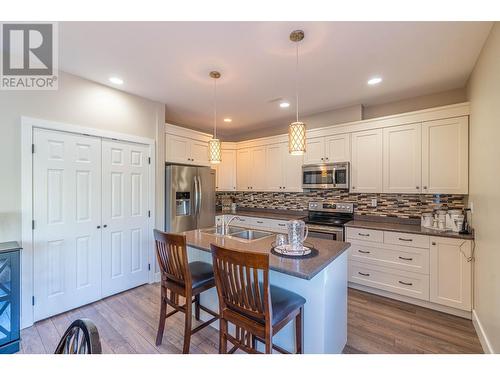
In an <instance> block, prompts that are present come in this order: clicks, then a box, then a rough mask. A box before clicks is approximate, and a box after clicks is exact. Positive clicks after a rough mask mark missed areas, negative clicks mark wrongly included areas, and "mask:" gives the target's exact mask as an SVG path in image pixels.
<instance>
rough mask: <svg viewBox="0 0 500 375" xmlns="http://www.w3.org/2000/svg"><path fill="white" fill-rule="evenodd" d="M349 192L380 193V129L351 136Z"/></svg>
mask: <svg viewBox="0 0 500 375" xmlns="http://www.w3.org/2000/svg"><path fill="white" fill-rule="evenodd" d="M351 176H352V177H351V191H352V192H356V193H380V192H382V129H376V130H369V131H364V132H358V133H353V134H352V163H351Z"/></svg>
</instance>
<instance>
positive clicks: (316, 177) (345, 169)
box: [302, 162, 349, 189]
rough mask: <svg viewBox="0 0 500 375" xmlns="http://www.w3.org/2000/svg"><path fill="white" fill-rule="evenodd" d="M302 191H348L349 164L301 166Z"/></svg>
mask: <svg viewBox="0 0 500 375" xmlns="http://www.w3.org/2000/svg"><path fill="white" fill-rule="evenodd" d="M302 188H303V189H349V163H348V162H344V163H329V164H312V165H304V166H302Z"/></svg>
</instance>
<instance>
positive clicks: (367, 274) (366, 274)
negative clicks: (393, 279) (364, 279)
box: [358, 272, 370, 276]
mask: <svg viewBox="0 0 500 375" xmlns="http://www.w3.org/2000/svg"><path fill="white" fill-rule="evenodd" d="M358 273H359V274H360V275H361V276H370V274H369V273H363V272H358Z"/></svg>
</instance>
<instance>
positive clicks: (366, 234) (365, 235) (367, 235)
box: [358, 233, 370, 237]
mask: <svg viewBox="0 0 500 375" xmlns="http://www.w3.org/2000/svg"><path fill="white" fill-rule="evenodd" d="M358 236H361V237H370V234H369V233H358Z"/></svg>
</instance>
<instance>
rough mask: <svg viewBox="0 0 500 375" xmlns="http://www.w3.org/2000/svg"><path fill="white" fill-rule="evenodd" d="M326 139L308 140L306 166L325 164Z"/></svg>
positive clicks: (305, 156)
mask: <svg viewBox="0 0 500 375" xmlns="http://www.w3.org/2000/svg"><path fill="white" fill-rule="evenodd" d="M325 162H326V160H325V139H324V138H311V139H309V138H308V139H307V140H306V153H305V154H304V164H318V163H325Z"/></svg>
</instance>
